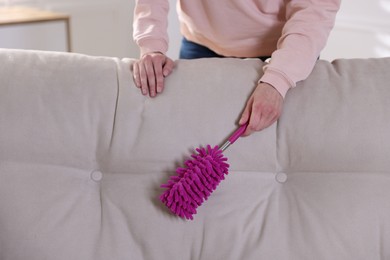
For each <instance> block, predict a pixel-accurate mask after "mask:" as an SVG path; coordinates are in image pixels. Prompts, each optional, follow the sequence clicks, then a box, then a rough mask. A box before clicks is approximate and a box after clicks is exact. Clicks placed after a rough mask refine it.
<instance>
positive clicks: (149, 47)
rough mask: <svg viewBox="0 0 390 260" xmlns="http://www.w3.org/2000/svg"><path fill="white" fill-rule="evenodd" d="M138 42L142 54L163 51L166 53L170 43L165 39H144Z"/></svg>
mask: <svg viewBox="0 0 390 260" xmlns="http://www.w3.org/2000/svg"><path fill="white" fill-rule="evenodd" d="M137 43H138V46H139V48H140V52H141V53H140V55H141V56H142V55H144V54H146V53H150V52H161V53H164V54H165V53H166V52H167V50H168V44H167V42H166V41H164V40H156V39H143V40H139V41H138V42H137Z"/></svg>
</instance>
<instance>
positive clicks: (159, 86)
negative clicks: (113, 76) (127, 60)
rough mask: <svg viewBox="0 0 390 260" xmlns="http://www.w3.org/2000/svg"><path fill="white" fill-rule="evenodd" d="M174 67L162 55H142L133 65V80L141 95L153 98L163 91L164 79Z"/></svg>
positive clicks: (170, 61) (171, 62)
mask: <svg viewBox="0 0 390 260" xmlns="http://www.w3.org/2000/svg"><path fill="white" fill-rule="evenodd" d="M173 67H174V62H173V61H172V60H171V59H169V58H168V57H166V56H165V55H164V54H162V53H150V54H147V55H144V56H143V57H142V58H141V59H140V60H139V61H137V62H135V63H134V64H133V78H134V83H135V85H136V87H138V88H140V89H141V92H142V94H143V95H148V94H149V95H150V96H151V97H155V96H156V95H157V94H158V93H161V92H162V91H163V89H164V78H165V77H166V76H168V75H169V74H170V73H171V72H172V70H173Z"/></svg>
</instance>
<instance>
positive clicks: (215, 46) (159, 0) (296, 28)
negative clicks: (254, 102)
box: [133, 0, 341, 97]
mask: <svg viewBox="0 0 390 260" xmlns="http://www.w3.org/2000/svg"><path fill="white" fill-rule="evenodd" d="M340 1H341V0H287V1H286V0H223V1H217V0H178V2H177V12H178V16H179V21H180V27H181V33H182V34H183V35H184V37H186V38H187V39H188V40H190V41H193V42H196V43H198V44H201V45H204V46H206V47H208V48H210V49H211V50H213V51H215V52H216V53H219V54H221V55H224V56H233V57H247V58H249V57H258V56H270V55H272V58H271V61H270V63H269V64H268V65H267V66H265V67H264V75H263V76H262V77H261V79H260V80H259V81H262V82H266V83H269V84H271V85H272V86H274V87H275V88H276V89H277V90H278V91H279V92H280V93H281V95H282V96H283V97H284V96H285V95H286V93H287V91H288V90H289V89H290V88H291V87H295V85H296V83H297V82H298V81H301V80H304V79H306V78H307V77H308V75H309V74H310V72H311V71H312V70H313V67H314V65H315V62H316V60H317V58H318V56H319V54H320V52H321V50H322V49H323V48H324V47H325V44H326V41H327V39H328V36H329V33H330V31H331V29H332V28H333V25H334V21H335V17H336V13H337V11H338V10H339V7H340ZM168 10H169V1H168V0H136V7H135V10H134V24H133V27H134V31H133V37H134V40H135V42H136V43H137V44H138V46H139V47H140V49H141V54H144V53H147V52H153V51H158V52H162V53H166V51H167V49H168V34H167V16H168Z"/></svg>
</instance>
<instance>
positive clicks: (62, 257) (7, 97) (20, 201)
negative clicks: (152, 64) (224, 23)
mask: <svg viewBox="0 0 390 260" xmlns="http://www.w3.org/2000/svg"><path fill="white" fill-rule="evenodd" d="M0 61H1V70H0V259H1V260H46V259H47V260H143V259H145V260H187V259H188V260H190V259H191V260H195V259H202V260H263V259H264V260H288V259H291V260H313V259H315V260H379V259H381V260H385V259H390V73H389V68H390V58H381V59H360V60H359V59H356V60H337V61H334V62H333V63H329V62H327V61H321V60H320V61H318V63H317V65H316V67H315V68H314V71H313V72H312V74H311V75H310V77H309V78H308V79H307V80H306V81H304V82H300V83H299V84H298V86H297V87H296V88H294V89H292V90H290V91H289V93H288V94H287V96H286V99H285V105H284V111H283V115H282V117H281V118H280V120H279V121H278V123H275V124H274V125H272V126H271V127H269V128H268V129H266V130H264V131H262V132H259V133H256V134H254V135H252V136H250V137H246V138H240V139H239V140H238V141H237V142H236V143H235V144H234V145H232V146H231V147H229V149H228V150H227V151H226V152H225V155H226V156H227V157H228V158H229V164H230V173H229V175H228V177H227V178H226V179H225V180H224V181H223V182H222V183H221V184H220V186H219V187H218V189H217V190H216V191H215V192H214V193H213V194H212V196H211V197H210V198H209V200H207V201H206V202H205V203H204V204H203V205H202V206H201V207H199V209H198V214H197V215H195V218H194V220H192V221H187V220H183V219H180V218H178V217H176V216H173V215H172V214H170V213H169V211H168V210H167V209H166V208H165V207H164V206H163V205H162V204H161V203H160V202H159V200H158V196H159V194H161V192H162V189H161V188H160V187H159V185H160V184H161V183H163V182H165V181H167V180H168V178H169V176H170V175H172V174H174V171H175V169H176V168H177V167H178V166H181V165H182V163H183V161H184V160H185V159H186V158H188V156H189V155H190V154H191V153H192V151H193V149H194V148H196V147H198V146H201V145H206V144H212V145H219V144H221V143H222V142H223V141H224V140H225V139H226V138H227V137H228V136H229V134H231V133H232V132H233V131H234V130H235V128H236V122H237V120H238V118H239V116H240V113H241V111H242V109H243V107H244V104H245V101H246V99H247V98H248V95H249V94H250V93H251V91H252V89H253V88H254V86H255V83H256V81H257V80H258V79H259V77H260V74H261V71H262V70H261V67H262V66H263V64H262V62H261V61H259V60H238V59H201V60H193V61H177V63H176V67H175V70H174V72H173V74H172V75H171V76H169V77H168V78H167V80H166V90H165V92H164V93H163V94H162V95H161V96H159V97H157V98H155V99H151V98H147V97H144V96H142V95H141V94H140V92H139V90H138V89H137V88H135V87H134V84H133V81H132V78H131V73H130V70H129V68H130V66H131V62H132V60H131V59H125V60H119V59H115V58H110V57H89V56H84V55H79V54H64V53H50V52H34V51H16V50H1V51H0Z"/></svg>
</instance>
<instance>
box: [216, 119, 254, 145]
mask: <svg viewBox="0 0 390 260" xmlns="http://www.w3.org/2000/svg"><path fill="white" fill-rule="evenodd" d="M247 126H248V124H245V125H242V126H240V127H239V128H238V129H237V130H236V131H235V132H234V133H233V134H232V135H231V136H230V137H229V139H228V140H227V141H226V142H225V143H224V144H223V145H222V146H221V147H220V148H219V149H221V150H222V151H225V150H226V148H228V147H229V145H231V144H233V143H234V142H235V141H237V139H238V138H239V137H240V136H241V135H242V134H243V133H244V132H245V130H246V127H247Z"/></svg>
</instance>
